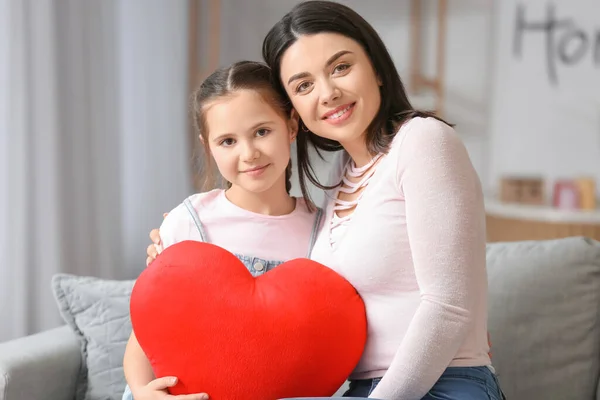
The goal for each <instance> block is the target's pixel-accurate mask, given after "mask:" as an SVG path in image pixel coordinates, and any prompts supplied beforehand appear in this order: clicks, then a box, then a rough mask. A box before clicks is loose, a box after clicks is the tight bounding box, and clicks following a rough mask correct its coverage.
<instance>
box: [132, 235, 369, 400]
mask: <svg viewBox="0 0 600 400" xmlns="http://www.w3.org/2000/svg"><path fill="white" fill-rule="evenodd" d="M130 311H131V322H132V325H133V330H134V332H135V335H136V337H137V339H138V342H139V343H140V346H141V347H142V349H143V350H144V352H145V353H146V355H147V356H148V359H149V360H150V363H151V365H152V368H153V369H154V373H155V375H156V376H157V377H161V376H167V375H169V376H171V375H172V376H177V377H178V378H179V383H178V384H177V385H176V386H175V387H173V388H172V389H171V394H187V393H198V392H206V393H208V394H209V396H210V397H211V399H212V400H237V399H240V400H245V399H260V400H275V399H281V398H286V397H319V396H331V395H332V394H334V393H335V391H336V390H337V389H338V388H339V387H340V386H341V385H342V384H343V382H344V380H345V379H346V378H347V377H348V375H349V374H350V372H352V370H353V369H354V367H355V366H356V364H357V363H358V361H359V359H360V357H361V355H362V352H363V349H364V345H365V342H366V335H367V322H366V316H365V309H364V304H363V302H362V299H361V298H360V296H359V295H358V293H357V292H356V290H355V289H354V287H353V286H352V285H350V283H349V282H348V281H346V280H345V279H344V278H343V277H341V276H340V275H339V274H337V273H336V272H334V271H333V270H331V269H329V268H327V267H325V266H323V265H321V264H319V263H317V262H314V261H311V260H308V259H296V260H291V261H288V262H286V263H284V264H281V265H279V266H277V267H276V268H274V269H273V270H270V271H269V272H267V273H265V274H264V275H262V276H260V277H257V278H254V277H253V276H252V275H251V274H250V273H249V271H248V270H247V269H246V267H245V266H244V265H243V264H242V263H241V262H240V261H239V260H238V259H237V258H236V257H235V256H234V255H233V254H231V253H230V252H228V251H226V250H224V249H222V248H220V247H217V246H215V245H212V244H209V243H201V242H194V241H184V242H180V243H177V244H175V245H173V246H170V247H168V248H167V249H165V250H164V251H163V252H162V254H161V255H160V256H158V257H157V258H156V260H155V261H154V262H153V263H152V264H151V265H150V266H149V267H148V268H147V269H145V270H144V271H143V272H142V274H141V275H140V277H139V278H138V280H137V281H136V283H135V286H134V288H133V292H132V295H131V302H130Z"/></svg>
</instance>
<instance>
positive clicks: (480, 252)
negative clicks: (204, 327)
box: [148, 1, 503, 400]
mask: <svg viewBox="0 0 600 400" xmlns="http://www.w3.org/2000/svg"><path fill="white" fill-rule="evenodd" d="M263 57H264V59H265V61H266V62H267V64H268V65H269V66H270V67H271V69H272V70H273V74H274V75H275V76H278V77H279V80H278V83H277V88H278V90H279V91H280V92H281V93H284V94H286V95H287V96H288V98H289V99H290V101H291V104H292V106H293V107H294V109H295V110H296V112H297V113H298V115H299V117H300V127H301V128H300V129H299V134H298V138H297V146H298V147H297V149H298V164H299V174H300V183H301V187H302V191H303V192H304V193H305V196H306V193H307V190H306V185H307V182H306V181H307V180H308V181H310V182H312V183H313V184H315V185H316V186H318V187H321V188H322V189H326V190H328V191H329V192H328V196H326V198H327V199H328V204H327V205H326V210H327V211H326V214H325V223H324V227H323V229H322V231H321V232H320V234H319V236H318V238H317V241H316V243H315V247H314V249H313V252H312V255H311V258H312V259H314V260H316V261H318V262H321V263H323V264H325V265H327V266H329V267H330V268H332V269H334V270H335V271H337V272H339V273H340V274H341V275H343V276H344V277H345V278H346V279H348V280H349V281H350V282H351V283H352V284H353V285H354V286H355V287H356V289H357V290H358V291H359V293H360V294H361V296H362V297H363V300H364V302H365V306H366V309H367V318H368V323H369V336H368V341H367V345H366V348H365V352H364V354H363V357H362V359H361V361H360V362H359V364H358V365H357V367H356V369H355V371H354V373H353V374H352V375H351V376H350V389H349V391H348V392H347V393H346V394H345V396H350V397H360V396H370V397H372V398H378V399H394V400H395V399H398V400H399V399H402V400H418V399H457V400H458V399H460V400H469V399H494V400H499V399H501V398H502V397H503V396H502V393H501V390H500V388H499V385H498V381H497V379H496V376H495V374H494V372H493V369H492V367H491V361H490V357H489V355H488V351H489V346H488V342H487V336H486V335H487V275H486V259H485V214H484V206H483V195H482V190H481V185H480V182H479V179H478V177H477V174H476V172H475V170H474V168H473V166H472V164H471V162H470V160H469V157H468V154H467V152H466V150H465V148H464V146H463V144H462V143H461V141H460V139H459V138H458V136H457V135H456V133H455V132H454V130H453V129H452V127H451V126H450V125H448V124H447V123H445V122H444V121H442V120H440V119H436V118H434V117H432V116H429V115H428V114H425V113H420V112H417V111H415V110H414V109H413V108H412V106H411V105H410V102H409V101H408V98H407V95H406V93H405V90H404V87H403V84H402V82H401V80H400V78H399V76H398V72H397V71H396V69H395V66H394V64H393V62H392V59H391V57H390V55H389V53H388V51H387V50H386V48H385V45H384V44H383V42H382V40H381V39H380V37H379V36H378V35H377V33H376V31H375V30H374V29H373V28H372V27H371V26H370V25H369V24H368V23H367V22H366V21H365V20H364V19H363V18H362V17H360V16H359V15H358V14H357V13H356V12H354V11H353V10H351V9H350V8H348V7H346V6H344V5H341V4H338V3H334V2H329V1H308V2H303V3H300V4H299V5H297V6H296V7H294V8H293V9H292V10H291V11H290V12H289V13H288V14H287V15H285V16H284V17H283V18H282V19H281V20H280V21H279V22H278V23H277V24H276V25H275V26H274V27H273V28H272V29H271V31H270V32H269V33H268V34H267V37H266V38H265V40H264V43H263ZM310 146H314V147H316V149H318V150H321V151H337V150H342V151H341V154H340V156H341V157H340V164H339V168H336V170H335V171H334V173H333V174H334V177H333V180H332V181H331V182H330V184H332V186H326V185H323V184H321V183H320V182H318V180H317V179H316V177H315V176H314V174H313V172H312V165H311V162H310V159H309V153H308V149H309V147H310ZM153 236H154V238H153V240H154V241H156V237H155V236H156V234H155V233H154V234H153ZM148 255H149V257H150V258H152V257H153V256H154V255H155V253H154V251H153V250H152V248H149V250H148Z"/></svg>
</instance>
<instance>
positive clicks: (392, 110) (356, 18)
mask: <svg viewBox="0 0 600 400" xmlns="http://www.w3.org/2000/svg"><path fill="white" fill-rule="evenodd" d="M325 32H327V33H338V34H341V35H344V36H346V37H348V38H351V39H353V40H355V41H356V42H357V43H359V44H360V45H361V46H362V47H363V49H364V50H365V52H366V53H367V56H368V57H369V58H370V60H371V62H372V64H373V67H374V69H375V73H376V74H377V76H378V77H379V79H380V80H381V83H382V85H381V86H380V94H381V106H380V107H379V111H378V113H377V115H376V116H375V118H374V119H373V121H372V122H371V124H370V125H369V128H368V130H367V135H366V144H367V148H368V150H369V152H370V153H371V154H372V155H376V154H378V153H380V152H387V151H388V150H389V146H390V144H391V142H392V140H393V138H394V135H395V134H396V132H397V131H398V128H399V127H400V126H402V124H403V123H404V122H406V121H408V120H410V119H411V118H414V117H434V118H437V117H435V116H434V115H433V114H431V113H427V112H422V111H417V110H415V109H414V108H413V107H412V105H411V104H410V101H409V100H408V96H407V95H406V90H405V89H404V85H403V84H402V81H401V80H400V76H399V75H398V71H397V70H396V67H395V65H394V62H393V61H392V57H391V56H390V54H389V52H388V50H387V48H386V47H385V44H383V41H382V40H381V38H380V37H379V35H378V34H377V32H376V31H375V29H373V27H372V26H371V25H370V24H369V23H368V22H367V21H366V20H365V19H364V18H363V17H361V16H360V15H359V14H358V13H356V12H355V11H354V10H352V9H351V8H349V7H347V6H345V5H343V4H339V3H335V2H332V1H321V0H315V1H305V2H302V3H300V4H298V5H296V6H295V7H294V8H293V9H292V10H291V11H290V12H289V13H287V14H286V15H285V16H284V17H283V18H282V19H281V20H280V21H279V22H277V23H276V24H275V26H273V28H271V30H270V31H269V33H268V34H267V36H266V37H265V40H264V41H263V48H262V53H263V58H264V60H265V62H266V63H267V65H268V66H269V67H270V68H271V71H272V73H273V77H274V78H276V79H274V80H275V85H276V89H277V90H278V91H280V92H281V93H282V95H284V96H287V94H286V92H285V88H284V87H283V83H282V81H281V58H282V57H283V54H284V53H285V51H286V50H287V49H288V48H289V47H290V46H291V45H292V44H294V43H295V42H296V40H298V38H299V37H300V36H302V35H314V34H318V33H325ZM288 98H289V97H288ZM437 119H440V118H437ZM440 120H441V119H440ZM443 122H445V121H443ZM303 125H304V124H303ZM303 128H304V129H307V128H306V126H304V127H303ZM309 144H310V145H313V146H314V147H315V149H316V150H317V153H318V154H319V155H320V156H321V153H320V150H324V151H337V150H341V149H342V146H341V144H340V143H339V142H337V141H335V140H330V139H326V138H323V137H320V136H318V135H316V134H314V133H313V132H311V131H308V132H306V131H305V130H303V129H299V130H298V137H297V154H298V174H299V178H300V187H301V189H302V194H303V195H304V196H305V197H306V198H307V199H308V200H310V196H309V194H308V190H307V188H306V181H305V179H306V178H308V180H309V181H310V182H312V183H313V184H314V185H315V186H317V187H319V188H321V189H331V188H333V187H336V186H339V183H338V184H337V185H334V186H325V185H323V184H321V183H320V182H319V181H318V179H317V178H316V176H315V172H314V169H313V167H312V165H311V163H310V159H309V149H308V147H309ZM321 157H322V156H321Z"/></svg>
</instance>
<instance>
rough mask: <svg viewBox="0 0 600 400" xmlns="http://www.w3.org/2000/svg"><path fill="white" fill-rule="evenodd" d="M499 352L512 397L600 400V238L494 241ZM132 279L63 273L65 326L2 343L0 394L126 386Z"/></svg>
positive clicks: (15, 399)
mask: <svg viewBox="0 0 600 400" xmlns="http://www.w3.org/2000/svg"><path fill="white" fill-rule="evenodd" d="M487 268H488V277H489V304H488V307H489V332H490V336H491V341H492V358H493V363H494V367H495V369H496V372H497V374H498V378H499V380H500V383H501V385H502V388H503V390H504V392H505V394H506V397H507V398H508V399H509V400H537V399H544V400H593V399H596V400H600V386H599V382H598V380H599V375H600V242H596V241H594V240H591V239H587V238H584V237H570V238H564V239H557V240H548V241H522V242H506V243H490V244H488V246H487ZM132 284H133V282H132V281H102V280H100V279H96V278H90V277H76V276H70V275H60V276H56V277H54V279H53V282H52V285H53V289H54V292H55V295H56V298H57V304H58V306H59V309H60V310H61V314H62V315H63V317H64V318H65V322H66V324H65V325H64V326H61V327H59V328H56V329H52V330H48V331H45V332H41V333H38V334H34V335H31V336H27V337H24V338H20V339H16V340H12V341H9V342H5V343H0V400H37V399H40V400H41V399H44V400H84V399H86V400H99V399H102V400H105V399H115V398H117V399H118V398H119V396H120V391H121V390H122V389H123V384H124V380H123V375H122V368H121V365H120V361H121V357H122V355H123V349H124V347H125V341H126V339H127V337H128V335H129V331H130V329H131V327H130V324H129V319H128V316H127V308H128V294H129V293H130V290H131V287H132Z"/></svg>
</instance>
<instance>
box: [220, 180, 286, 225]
mask: <svg viewBox="0 0 600 400" xmlns="http://www.w3.org/2000/svg"><path fill="white" fill-rule="evenodd" d="M225 196H227V199H228V200H229V201H230V202H232V203H233V204H235V205H236V206H238V207H240V208H243V209H244V210H248V211H250V212H253V213H256V214H263V215H272V216H279V215H287V214H290V213H292V212H293V211H294V210H295V209H296V199H295V198H293V197H291V196H290V195H289V194H288V193H287V191H286V190H285V180H284V181H283V182H281V183H279V182H278V183H276V184H275V185H273V186H272V187H271V188H269V189H267V190H265V191H264V192H259V193H257V192H250V191H247V190H245V189H243V188H242V187H240V186H237V185H233V186H232V187H231V188H229V189H227V190H226V191H225Z"/></svg>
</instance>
